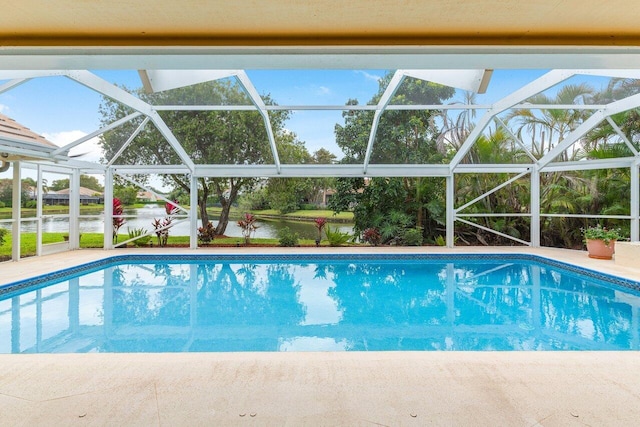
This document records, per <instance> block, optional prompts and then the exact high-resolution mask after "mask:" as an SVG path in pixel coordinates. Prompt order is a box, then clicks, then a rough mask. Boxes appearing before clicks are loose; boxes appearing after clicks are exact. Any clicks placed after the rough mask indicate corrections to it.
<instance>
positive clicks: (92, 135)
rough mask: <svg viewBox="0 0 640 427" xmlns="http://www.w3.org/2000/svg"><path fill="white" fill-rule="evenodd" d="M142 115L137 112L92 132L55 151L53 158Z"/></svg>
mask: <svg viewBox="0 0 640 427" xmlns="http://www.w3.org/2000/svg"><path fill="white" fill-rule="evenodd" d="M140 115H141V114H140V113H138V112H136V113H131V114H129V115H128V116H125V117H123V118H121V119H119V120H116V121H115V122H113V123H111V124H110V125H109V126H105V127H103V128H100V129H98V130H96V131H94V132H91V133H89V134H87V135H85V136H83V137H82V138H79V139H76V140H75V141H73V142H70V143H68V144H67V145H64V146H62V147H60V148H58V149H56V150H55V151H53V153H51V154H52V155H53V156H57V155H59V154H62V153H65V152H68V151H69V150H71V149H72V148H74V147H77V146H78V145H80V144H82V143H83V142H87V141H88V140H90V139H91V138H95V137H96V136H98V135H102V134H103V133H105V132H108V131H110V130H112V129H115V128H117V127H118V126H120V125H123V124H125V123H126V122H128V121H129V120H133V119H135V118H136V117H140Z"/></svg>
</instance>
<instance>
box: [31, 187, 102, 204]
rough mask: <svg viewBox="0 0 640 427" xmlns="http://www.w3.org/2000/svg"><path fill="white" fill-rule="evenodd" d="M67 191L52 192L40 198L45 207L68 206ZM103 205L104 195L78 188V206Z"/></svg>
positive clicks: (88, 189)
mask: <svg viewBox="0 0 640 427" xmlns="http://www.w3.org/2000/svg"><path fill="white" fill-rule="evenodd" d="M69 191H70V190H69V189H68V188H65V189H64V190H60V191H52V192H49V193H47V194H44V195H43V196H42V203H44V204H45V205H65V206H68V205H69ZM101 203H104V195H103V194H102V193H101V192H99V191H96V190H92V189H90V188H85V187H80V204H81V205H90V204H101Z"/></svg>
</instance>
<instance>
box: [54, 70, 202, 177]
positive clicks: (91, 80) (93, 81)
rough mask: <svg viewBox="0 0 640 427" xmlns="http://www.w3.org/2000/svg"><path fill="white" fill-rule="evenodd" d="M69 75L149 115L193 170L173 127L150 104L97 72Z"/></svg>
mask: <svg viewBox="0 0 640 427" xmlns="http://www.w3.org/2000/svg"><path fill="white" fill-rule="evenodd" d="M66 75H67V77H68V78H70V79H71V80H75V81H76V82H78V83H80V84H81V85H83V86H86V87H88V88H89V89H91V90H93V91H96V92H98V93H101V94H102V95H104V96H107V97H109V98H111V99H114V100H116V101H118V102H120V103H122V104H125V105H127V106H129V107H131V108H133V109H134V110H136V111H138V112H140V113H142V114H144V115H145V116H148V117H149V118H150V119H151V121H152V122H153V124H154V125H155V126H156V128H158V130H159V131H160V133H161V134H162V136H163V137H164V138H165V139H166V140H167V142H168V143H169V145H170V146H171V147H172V148H173V150H174V151H175V152H176V154H177V155H178V157H180V160H182V162H183V163H184V164H185V165H186V166H187V167H188V168H189V170H191V171H193V169H194V166H195V165H194V163H193V161H192V160H191V158H190V157H189V155H188V154H187V152H186V151H185V150H184V148H183V147H182V145H181V144H180V142H179V141H178V139H177V138H176V137H175V135H174V134H173V132H171V129H169V127H168V126H167V124H166V123H165V122H164V120H162V117H160V115H159V114H158V112H157V111H156V110H155V109H154V108H153V107H152V106H151V105H149V104H147V103H146V102H144V101H142V100H141V99H140V98H137V97H136V96H134V95H132V94H130V93H129V92H127V91H126V90H124V89H121V88H119V87H117V86H115V85H113V84H111V83H109V82H108V81H106V80H103V79H101V78H100V77H98V76H96V75H95V74H93V73H91V72H89V71H84V70H74V71H67V74H66Z"/></svg>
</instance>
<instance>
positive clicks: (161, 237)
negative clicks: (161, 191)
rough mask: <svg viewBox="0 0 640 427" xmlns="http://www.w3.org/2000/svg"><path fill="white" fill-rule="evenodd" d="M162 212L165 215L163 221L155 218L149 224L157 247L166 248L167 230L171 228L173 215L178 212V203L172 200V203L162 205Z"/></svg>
mask: <svg viewBox="0 0 640 427" xmlns="http://www.w3.org/2000/svg"><path fill="white" fill-rule="evenodd" d="M164 210H165V212H166V213H167V216H166V217H165V218H164V219H158V218H155V219H154V220H153V222H152V223H151V225H153V228H154V229H155V232H156V236H157V237H158V245H159V246H167V242H168V241H169V229H170V228H171V227H172V226H173V224H172V222H173V215H175V214H176V213H177V212H178V210H179V208H178V201H177V200H174V201H173V202H167V203H166V204H165V205H164Z"/></svg>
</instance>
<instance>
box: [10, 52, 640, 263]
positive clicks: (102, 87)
mask: <svg viewBox="0 0 640 427" xmlns="http://www.w3.org/2000/svg"><path fill="white" fill-rule="evenodd" d="M70 49H71V51H69V50H65V49H64V48H42V49H40V48H10V49H5V50H4V51H2V50H0V58H2V59H3V66H4V67H5V70H4V71H2V70H0V80H8V82H5V83H4V84H2V85H0V93H2V92H6V91H10V90H11V89H13V88H15V87H17V86H19V85H21V84H23V83H24V82H26V81H28V80H30V79H34V78H40V77H47V76H64V77H67V78H69V79H71V80H73V81H75V82H77V83H79V84H81V85H84V86H86V87H88V88H89V89H91V90H93V91H95V92H98V93H100V94H102V95H104V96H107V97H110V98H112V99H114V100H116V101H117V102H120V103H122V104H124V105H127V106H129V107H131V108H132V109H134V110H135V113H132V114H130V115H128V116H127V117H125V118H123V119H120V120H118V121H116V122H114V123H111V124H110V125H108V126H106V127H104V128H101V129H98V130H96V131H94V132H92V133H90V134H89V135H87V136H85V137H83V138H80V139H78V140H76V141H74V142H72V143H70V144H67V145H65V146H64V147H60V148H58V149H50V148H46V147H42V146H36V145H34V144H27V143H24V142H23V141H21V140H18V139H13V138H7V137H4V138H0V152H8V153H10V154H13V155H16V156H26V157H27V160H26V161H33V162H36V163H38V164H59V165H64V167H66V168H71V169H72V171H73V175H72V177H73V178H74V179H72V181H73V182H74V184H73V186H74V188H75V187H76V184H77V182H76V181H79V174H80V173H81V172H85V171H92V172H95V171H100V172H101V173H104V174H105V241H104V247H105V248H106V249H111V248H112V243H111V235H112V228H111V219H112V218H111V215H112V214H111V205H110V203H108V202H107V201H108V200H111V199H112V197H113V187H112V184H113V177H114V175H115V174H118V175H126V174H144V173H147V174H154V173H163V174H167V173H176V174H188V175H189V177H190V185H191V187H192V196H191V200H190V203H191V207H190V209H188V210H185V212H186V214H187V217H188V220H189V221H190V230H191V236H190V246H191V248H194V249H195V248H196V247H197V235H196V233H197V210H196V209H195V207H196V205H197V197H195V195H194V194H193V193H195V191H193V190H194V189H196V188H197V178H202V177H335V176H340V177H364V176H367V177H393V176H398V177H401V176H412V177H444V178H446V196H447V198H446V206H447V217H446V228H447V233H446V243H447V246H450V247H452V246H454V228H455V222H456V221H459V222H462V223H467V224H471V225H474V226H476V227H480V228H483V229H484V227H481V226H479V225H478V224H473V223H470V222H469V221H468V220H465V219H464V217H465V214H464V213H463V212H461V211H462V210H463V209H464V208H465V207H467V206H469V205H470V204H472V203H475V202H477V201H478V200H480V199H481V198H483V197H486V196H487V195H489V194H491V193H493V192H495V191H497V190H499V189H500V188H502V187H504V186H505V185H508V184H509V183H510V182H513V181H514V180H516V179H520V178H522V177H524V176H526V175H527V174H530V179H531V206H530V212H529V213H527V214H520V213H513V214H492V213H489V212H488V213H485V214H481V215H478V214H476V215H474V216H482V215H484V216H491V215H493V216H496V215H512V216H518V215H520V216H529V217H531V239H530V241H529V242H526V241H523V240H520V239H513V238H512V237H511V236H507V235H503V234H502V233H499V232H497V231H495V230H489V229H487V231H490V232H493V233H496V234H498V235H502V236H503V237H506V238H511V239H513V240H516V241H518V242H519V243H522V244H527V245H531V246H539V245H540V235H539V234H540V218H541V217H545V216H551V215H550V214H545V213H542V212H540V200H539V199H540V173H544V172H554V171H563V170H564V171H566V170H589V169H602V168H626V167H628V168H630V170H631V177H632V180H631V201H630V203H631V214H630V215H622V216H603V215H588V217H589V218H622V219H628V220H630V222H631V240H632V241H638V240H639V238H640V236H639V233H640V207H639V206H638V204H639V203H640V189H639V188H638V187H639V183H638V180H639V170H638V168H639V167H640V153H639V152H638V150H636V149H635V147H634V146H633V144H631V142H630V141H628V140H627V138H626V137H625V136H624V134H623V133H622V131H621V130H620V129H619V128H618V126H616V125H615V123H614V122H613V120H612V119H611V116H612V115H614V114H617V113H619V112H622V111H627V110H630V109H633V108H638V107H640V95H634V96H630V97H628V98H625V99H621V100H618V101H615V102H612V103H609V104H606V105H530V104H526V103H524V102H525V101H526V100H527V99H528V98H530V97H531V96H533V95H536V94H539V93H541V92H543V91H545V90H547V89H549V88H551V87H552V86H554V85H557V84H559V83H561V82H563V81H565V80H567V79H569V78H571V77H573V76H575V75H578V74H586V75H604V76H610V77H625V78H636V79H638V78H640V71H639V70H640V48H627V49H624V50H618V51H614V50H612V49H611V48H590V49H589V48H588V49H586V52H585V49H584V48H581V49H571V48H566V47H565V48H546V49H545V51H544V52H539V51H537V50H531V49H530V48H519V50H513V51H512V50H510V49H509V48H461V47H452V48H440V49H436V48H416V47H413V48H403V47H398V48H387V49H382V50H381V51H376V52H375V54H374V51H373V50H369V49H368V48H366V47H365V48H360V49H356V50H355V53H354V52H353V51H352V52H350V53H349V54H348V55H346V51H345V50H344V49H339V48H336V49H329V48H296V49H289V48H273V49H272V51H270V50H269V49H268V48H267V49H262V50H261V52H260V53H259V54H258V53H255V52H248V51H243V50H242V49H236V50H233V49H232V52H231V53H230V52H224V49H216V48H202V49H200V48H191V50H186V49H177V50H175V51H174V50H172V49H171V48H165V49H163V51H164V55H163V56H162V57H158V56H157V55H155V54H151V53H150V52H149V51H148V50H146V49H144V48H123V52H126V53H127V55H125V54H123V53H122V52H120V50H119V49H114V50H111V51H109V52H108V53H105V52H100V54H99V55H97V56H96V55H92V54H91V53H90V52H91V48H88V49H84V50H83V51H82V52H76V51H73V48H70ZM318 49H319V50H318ZM131 51H134V52H137V53H136V54H135V55H133V56H131ZM172 52H173V54H172ZM465 52H466V53H465ZM25 55H26V56H25ZM51 55H53V57H55V58H56V59H57V60H56V61H53V62H52V56H51ZM61 58H64V59H66V63H68V64H70V65H74V66H76V68H78V69H75V70H59V69H57V68H56V67H57V66H58V64H60V63H61V62H60V59H61ZM178 58H179V60H180V62H177V61H176V60H177V59H178ZM265 58H268V60H269V62H268V63H269V66H268V67H266V66H262V67H260V68H271V69H285V68H300V69H310V68H330V67H328V66H327V65H328V64H329V63H333V64H335V63H340V64H341V66H340V67H337V68H348V67H350V68H367V67H369V66H370V65H372V64H374V63H375V64H376V66H375V67H371V68H381V67H380V65H385V64H387V65H389V64H392V63H393V64H395V65H396V66H397V65H400V66H405V67H404V69H398V70H397V71H396V72H395V74H394V75H393V77H392V79H391V82H390V84H389V85H388V87H387V88H386V90H385V92H384V93H383V95H382V97H381V99H380V101H379V102H378V104H377V105H357V106H347V105H326V106H315V105H313V106H304V105H303V106H270V105H265V104H264V102H263V101H262V99H261V97H260V96H259V94H258V92H257V91H256V89H255V87H254V86H253V84H252V82H251V80H250V79H249V77H248V76H247V74H246V73H245V72H244V71H243V70H241V69H238V68H239V67H238V65H239V64H240V65H249V63H250V64H253V66H254V67H255V66H256V64H262V62H261V61H262V60H264V59H265ZM605 60H606V61H608V64H610V66H611V67H616V68H619V69H605V70H602V69H599V68H598V67H600V66H601V64H602V63H605V62H603V61H605ZM354 61H355V63H357V66H352V64H354ZM124 63H126V64H127V65H128V67H124V66H122V67H121V65H122V64H124ZM178 63H179V64H180V68H181V69H178V70H176V67H175V64H178ZM427 63H428V67H429V69H426V68H427ZM452 63H453V64H456V66H457V68H455V69H450V64H452ZM54 64H55V65H54ZM89 64H91V67H89V66H88V65H89ZM151 64H153V65H154V66H155V68H156V70H155V71H147V72H142V73H141V75H143V82H144V83H145V87H146V88H147V89H148V90H166V89H170V88H175V87H181V86H185V85H190V84H194V83H198V82H203V81H209V80H215V79H220V78H226V77H235V78H236V79H237V80H238V81H239V83H240V84H241V85H242V87H243V88H244V89H245V91H246V92H247V94H248V96H249V98H250V100H251V102H252V104H253V105H241V106H154V105H150V104H148V103H146V102H144V101H142V100H140V99H139V98H137V97H135V96H134V95H131V94H129V93H128V92H126V91H124V90H122V89H121V88H119V87H117V86H114V85H112V84H111V83H109V82H107V81H105V80H103V79H101V78H99V77H98V76H96V75H95V74H93V73H91V72H89V71H87V70H86V69H89V68H98V69H99V68H107V69H108V68H118V67H121V68H140V69H144V68H148V65H151ZM167 64H172V65H174V67H165V66H163V65H167ZM213 64H216V66H214V65H213ZM445 64H449V67H446V66H445ZM540 64H554V65H558V64H560V65H563V64H564V65H565V66H566V65H570V64H581V65H582V66H585V67H586V68H582V69H572V68H569V67H567V68H566V69H564V68H563V69H554V70H552V71H550V72H548V73H546V74H544V75H543V76H541V77H540V78H538V79H536V80H534V81H533V82H531V83H529V84H527V85H525V86H523V87H522V88H520V89H519V90H516V91H515V92H513V93H511V94H509V95H507V96H505V97H504V98H503V99H501V100H499V101H497V102H495V103H494V104H492V105H461V104H452V105H411V106H403V105H390V101H391V99H392V98H393V95H394V94H395V93H396V91H397V90H398V88H400V87H401V85H402V82H403V80H404V79H405V78H406V77H412V78H418V79H428V80H431V81H435V82H442V83H445V84H448V85H451V86H455V87H461V88H466V89H474V90H479V89H480V88H481V87H482V86H485V85H486V73H487V72H486V71H485V70H490V69H492V68H499V67H502V68H535V67H539V66H540ZM231 65H234V66H231ZM293 65H295V66H293ZM416 65H418V67H416ZM81 66H86V69H80V68H81ZM209 67H211V68H216V70H209V69H208V68H209ZM227 67H228V68H227ZM420 67H424V68H425V69H421V68H420ZM172 68H173V69H172ZM191 68H192V69H191ZM247 68H252V67H247ZM384 68H394V67H384ZM400 68H402V67H400ZM145 79H146V80H145ZM512 108H529V109H545V108H555V109H561V108H571V109H585V110H587V109H588V110H594V111H595V112H594V113H593V114H592V115H591V116H590V117H589V118H588V119H586V120H585V121H584V122H583V123H582V124H581V125H580V126H579V127H578V128H577V129H575V130H574V131H572V132H571V133H570V134H569V135H567V136H566V137H565V138H564V139H563V140H562V141H561V142H559V143H557V144H556V145H555V147H553V148H552V149H551V150H550V151H549V152H548V153H546V154H545V155H544V156H543V157H542V158H541V159H536V158H535V157H534V156H533V154H532V153H531V152H530V150H528V149H527V147H526V145H525V144H524V143H523V142H522V141H520V140H519V139H518V138H516V137H515V135H513V134H511V133H510V134H511V137H512V138H513V139H514V140H515V141H516V143H517V144H518V145H520V146H521V147H523V148H524V149H525V152H526V153H527V155H528V157H529V159H530V160H531V163H527V164H500V165H486V164H485V165H478V164H472V165H469V164H464V163H462V160H463V159H464V157H465V156H466V155H467V154H468V152H469V150H470V149H471V148H472V146H473V144H475V142H476V140H477V138H478V137H479V136H480V135H482V134H483V132H485V130H486V129H487V127H488V126H490V125H491V124H492V123H494V125H495V126H500V127H503V128H505V129H507V127H506V125H505V124H504V123H503V122H502V120H501V119H500V118H499V114H501V113H503V112H505V111H507V110H509V109H512ZM171 109H174V110H222V109H225V110H253V111H258V112H259V113H260V115H261V117H262V119H263V122H264V126H265V129H266V131H267V135H268V140H269V141H268V142H269V145H270V149H271V151H272V154H273V159H274V162H273V164H271V165H199V164H194V162H193V161H192V160H191V158H190V157H189V155H188V153H187V152H186V151H185V150H184V148H183V147H182V145H181V144H180V141H179V140H178V139H177V138H176V137H175V135H174V134H173V133H172V132H171V130H170V129H169V128H168V127H167V125H166V123H165V122H164V121H163V120H162V118H161V117H160V115H159V114H158V112H159V111H166V110H171ZM420 109H425V110H428V109H440V110H449V109H451V110H464V109H469V110H472V109H475V110H478V109H484V110H486V112H485V113H484V114H483V115H482V116H481V117H480V118H479V120H478V121H477V123H476V125H475V127H474V128H473V129H472V130H471V132H470V134H469V136H468V137H467V138H466V140H465V141H464V142H463V143H462V145H461V147H460V149H459V150H458V151H457V153H456V154H455V156H454V157H453V159H452V161H451V162H450V163H449V164H448V165H413V164H397V165H396V164H371V163H370V160H371V155H372V152H373V146H374V141H375V137H376V131H377V126H378V123H379V120H380V117H381V115H382V114H383V113H384V112H385V111H386V110H420ZM276 110H345V111H346V110H369V111H374V118H373V122H372V127H371V132H370V135H369V140H368V144H367V148H366V152H365V157H364V161H363V163H362V164H360V165H290V164H281V163H280V160H279V153H278V150H277V147H276V144H275V138H274V135H273V129H272V128H271V124H270V120H269V111H276ZM140 116H142V117H144V119H143V122H142V123H141V124H140V125H139V126H138V127H137V129H136V130H135V131H134V132H133V133H132V134H131V136H130V137H129V139H128V140H127V142H126V143H125V144H124V146H123V147H122V148H121V149H120V150H119V151H118V152H117V153H116V154H115V155H114V156H113V158H112V159H109V160H108V162H107V164H92V163H88V162H83V161H80V160H76V159H73V158H70V157H69V156H68V155H67V154H68V152H69V150H71V149H72V148H75V147H77V146H79V145H81V144H83V143H85V142H86V141H88V140H89V139H91V138H93V137H96V136H99V135H101V134H103V133H104V132H106V131H109V130H113V129H115V128H117V127H119V126H121V125H122V124H124V123H127V122H129V121H130V120H133V119H135V118H137V117H140ZM603 121H608V122H609V124H611V125H612V126H613V128H614V130H615V131H616V133H617V134H618V136H619V137H620V138H621V140H622V141H624V143H625V144H626V145H627V147H628V148H629V150H630V152H631V153H632V156H629V157H625V158H619V159H608V160H599V161H581V162H554V159H555V158H556V157H557V156H558V155H559V154H561V153H562V152H563V151H565V150H567V149H568V148H570V147H571V146H572V145H574V144H575V143H577V142H578V141H580V139H581V138H582V137H583V136H584V135H585V134H586V133H587V132H589V131H590V130H591V129H593V128H594V127H595V126H597V125H599V124H600V123H601V122H603ZM149 122H151V123H153V125H154V126H155V127H156V128H157V129H158V130H159V131H160V133H161V134H162V135H163V137H164V138H165V139H166V141H167V143H168V144H169V145H170V146H171V147H172V149H173V150H174V151H175V152H176V154H177V155H178V157H179V158H180V160H181V162H182V164H181V165H169V166H164V165H163V166H144V165H122V164H117V163H116V162H117V160H118V158H119V157H120V155H121V154H122V152H123V151H124V150H125V149H126V147H127V146H128V145H129V144H130V143H131V141H133V140H134V139H135V137H136V136H137V135H138V133H139V132H140V131H141V130H142V129H143V128H144V127H145V126H146V125H147V124H148V123H149ZM507 131H508V132H510V131H509V130H508V129H507ZM16 166H17V167H18V169H19V162H15V163H14V168H15V167H16ZM461 173H512V174H517V175H516V177H514V178H511V179H509V180H508V181H506V182H505V183H502V184H500V185H498V186H497V187H495V188H493V189H487V191H486V192H485V193H484V194H483V195H481V196H479V197H477V198H475V199H474V200H473V201H472V202H470V203H467V204H465V205H464V206H461V207H458V208H456V207H455V206H454V200H455V185H454V183H455V175H456V174H461ZM14 175H15V176H17V177H18V178H19V176H20V173H19V171H18V172H15V171H14ZM72 191H73V189H72ZM15 193H18V191H17V190H16V191H14V198H15V197H16V196H15ZM14 214H15V212H14ZM76 214H77V212H76V208H75V207H74V210H73V211H72V215H71V217H73V216H74V215H75V216H76V217H77V215H76ZM17 215H18V217H17V218H18V219H19V212H18V213H17ZM14 220H15V217H14ZM72 222H74V221H72ZM17 223H19V221H17ZM15 224H16V221H14V227H15ZM75 234H77V232H74V241H76V239H75ZM16 241H18V244H19V238H18V239H16ZM15 244H16V243H14V245H15ZM72 246H74V247H77V245H73V244H72ZM40 251H41V249H40V250H39V252H40ZM14 252H15V248H14ZM18 252H19V251H18ZM15 258H16V257H15V253H14V259H15Z"/></svg>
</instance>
